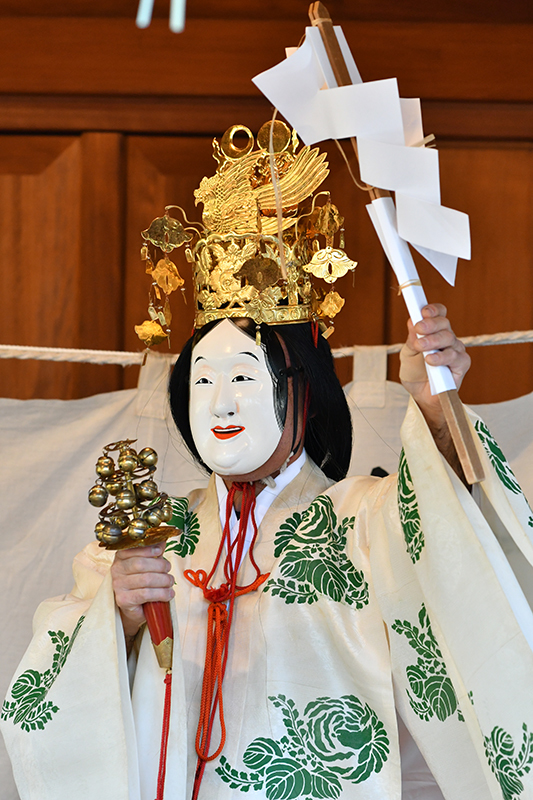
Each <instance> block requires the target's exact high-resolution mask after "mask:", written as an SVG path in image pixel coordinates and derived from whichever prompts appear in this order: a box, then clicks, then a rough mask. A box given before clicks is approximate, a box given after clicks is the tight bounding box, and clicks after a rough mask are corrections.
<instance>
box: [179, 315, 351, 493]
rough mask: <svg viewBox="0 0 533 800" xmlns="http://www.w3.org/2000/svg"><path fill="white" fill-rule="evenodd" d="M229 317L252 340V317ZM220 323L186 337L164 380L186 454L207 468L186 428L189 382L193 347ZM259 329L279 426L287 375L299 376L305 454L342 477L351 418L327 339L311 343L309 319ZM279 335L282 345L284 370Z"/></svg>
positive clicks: (348, 450) (348, 455)
mask: <svg viewBox="0 0 533 800" xmlns="http://www.w3.org/2000/svg"><path fill="white" fill-rule="evenodd" d="M231 321H232V322H233V323H235V324H236V325H238V327H239V328H240V329H241V330H242V331H243V332H244V333H247V334H248V335H249V336H252V337H254V338H255V334H256V324H255V322H254V321H253V320H251V319H246V318H244V317H243V318H238V319H232V320H231ZM219 322H220V320H215V321H214V322H209V323H207V325H204V326H203V327H202V328H200V330H198V331H196V333H195V334H194V335H193V336H192V337H191V338H190V339H189V340H188V341H187V343H186V344H185V346H184V348H183V350H182V352H181V355H180V357H179V358H178V360H177V362H176V364H175V366H174V369H173V371H172V374H171V376H170V381H169V399H170V409H171V411H172V416H173V418H174V422H175V423H176V426H177V428H178V430H179V432H180V434H181V436H182V438H183V441H184V442H185V445H186V446H187V448H188V449H189V451H190V453H191V454H192V455H193V457H194V458H195V459H196V461H197V462H198V463H199V464H200V465H201V466H203V467H204V468H205V469H206V470H207V471H208V472H210V470H209V468H208V467H207V466H206V465H205V464H204V462H203V461H202V459H201V458H200V455H199V453H198V450H197V449H196V445H195V443H194V439H193V436H192V432H191V426H190V419H189V380H190V370H191V357H192V351H193V348H194V347H195V345H196V344H198V342H199V341H200V340H201V339H203V337H204V336H205V335H206V334H207V333H209V331H210V330H212V329H213V328H214V327H215V326H216V325H217V324H219ZM260 333H261V345H262V347H263V349H264V351H265V358H266V362H267V365H268V368H269V370H270V373H271V375H272V380H273V384H274V405H275V409H276V415H277V418H278V422H279V423H280V428H283V426H284V424H285V417H286V413H287V397H288V391H287V378H288V377H289V376H291V375H292V376H294V375H295V374H297V375H299V376H300V379H301V380H300V381H297V380H294V382H293V385H294V387H295V389H296V387H297V385H298V384H299V383H301V385H302V388H303V389H304V391H306V392H308V397H309V406H308V410H307V421H306V427H305V440H304V446H305V449H306V451H307V454H308V455H309V457H310V458H311V459H312V460H313V461H314V462H315V463H316V464H317V465H318V466H319V467H320V468H321V469H322V470H323V472H324V473H325V474H326V475H327V476H328V477H329V478H332V479H333V480H335V481H339V480H342V478H344V477H345V476H346V473H347V472H348V467H349V465H350V458H351V454H352V421H351V416H350V411H349V408H348V404H347V402H346V398H345V396H344V392H343V390H342V387H341V385H340V383H339V379H338V378H337V375H336V373H335V369H334V366H333V356H332V355H331V350H330V348H329V345H328V343H327V342H326V340H325V339H324V337H323V336H321V335H319V336H318V342H317V345H316V346H315V342H314V339H313V331H312V326H311V323H310V322H301V323H291V324H289V325H266V324H262V325H261V326H260ZM278 337H280V338H281V339H282V340H283V343H284V345H285V347H286V349H287V352H288V355H289V362H290V367H289V368H287V363H286V358H285V353H284V350H283V347H282V345H281V344H280V341H279V338H278ZM307 387H308V388H307ZM295 405H296V406H297V405H298V403H297V399H296V397H295Z"/></svg>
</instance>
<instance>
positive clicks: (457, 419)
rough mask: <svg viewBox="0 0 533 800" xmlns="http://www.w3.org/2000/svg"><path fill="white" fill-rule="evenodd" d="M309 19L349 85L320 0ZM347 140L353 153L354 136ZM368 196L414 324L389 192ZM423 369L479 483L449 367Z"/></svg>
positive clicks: (415, 301)
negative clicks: (425, 370)
mask: <svg viewBox="0 0 533 800" xmlns="http://www.w3.org/2000/svg"><path fill="white" fill-rule="evenodd" d="M309 19H310V20H311V24H312V25H313V26H314V27H317V28H318V29H319V31H320V35H321V37H322V41H323V43H324V47H325V49H326V53H327V56H328V59H329V62H330V65H331V68H332V70H333V74H334V76H335V80H336V82H337V85H338V86H348V85H350V84H351V83H352V80H351V78H350V74H349V71H348V67H347V66H346V62H345V60H344V56H343V54H342V51H341V48H340V45H339V42H338V40H337V37H336V35H335V31H334V29H333V23H332V21H331V17H330V16H329V12H328V10H327V9H326V7H325V6H324V5H323V4H322V3H320V2H315V3H312V4H311V6H310V7H309ZM350 141H351V143H352V147H353V149H354V152H355V155H356V157H357V156H358V153H357V143H356V139H355V137H352V138H351V140H350ZM370 196H371V199H372V204H371V205H370V206H367V208H368V211H369V214H370V218H371V220H372V223H373V225H374V227H375V229H376V232H377V234H378V236H379V239H380V241H381V244H382V246H383V249H384V251H385V254H386V256H387V258H388V260H389V262H390V264H391V266H392V268H393V270H394V272H395V274H396V277H397V279H398V284H399V289H400V291H401V293H402V295H403V298H404V300H405V303H406V305H407V310H408V311H409V316H410V317H411V320H412V322H413V324H416V323H417V322H420V320H421V319H422V308H423V307H424V306H425V305H427V299H426V295H425V293H424V290H423V288H422V284H421V282H420V278H419V275H418V272H417V269H416V266H415V263H414V261H413V257H412V255H411V251H410V250H409V245H408V244H407V242H406V241H405V240H404V239H402V238H401V237H400V235H399V234H398V231H397V228H396V208H395V206H394V201H393V199H392V197H391V195H390V192H388V191H386V190H383V189H378V188H371V189H370ZM426 369H427V372H428V377H429V382H430V386H431V389H432V392H433V394H438V396H439V400H440V403H441V406H442V410H443V413H444V416H445V419H446V422H447V425H448V428H449V430H450V434H451V437H452V440H453V443H454V445H455V449H456V451H457V455H458V457H459V461H460V462H461V466H462V468H463V472H464V474H465V478H466V480H467V481H468V483H470V484H472V483H479V482H480V481H482V480H484V478H485V475H484V472H483V467H482V466H481V461H480V458H479V455H478V453H477V450H476V447H475V444H474V441H473V438H472V433H471V430H470V427H469V425H468V420H467V418H466V414H465V411H464V408H463V406H462V404H461V401H460V399H459V395H458V393H457V389H456V388H455V382H454V380H453V376H452V374H451V371H450V369H449V368H448V367H442V366H440V367H435V366H431V365H430V364H427V363H426Z"/></svg>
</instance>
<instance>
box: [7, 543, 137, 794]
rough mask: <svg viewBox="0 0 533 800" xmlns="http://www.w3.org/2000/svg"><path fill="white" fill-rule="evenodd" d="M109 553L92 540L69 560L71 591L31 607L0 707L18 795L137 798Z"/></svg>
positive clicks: (121, 637)
mask: <svg viewBox="0 0 533 800" xmlns="http://www.w3.org/2000/svg"><path fill="white" fill-rule="evenodd" d="M112 559H113V554H110V553H108V552H107V551H105V550H102V549H100V548H98V546H97V543H94V544H91V545H89V546H88V547H86V548H85V550H83V551H82V553H80V554H79V555H78V556H77V557H76V559H75V561H74V566H73V571H74V577H75V581H76V585H75V587H74V589H73V591H72V593H71V594H69V595H66V596H62V597H56V598H52V599H51V600H47V601H45V602H44V603H42V604H41V605H40V606H39V608H38V609H37V612H36V614H35V618H34V637H33V639H32V642H31V644H30V646H29V648H28V650H27V651H26V653H25V655H24V657H23V659H22V661H21V663H20V665H19V667H18V669H17V672H16V674H15V677H14V679H13V682H12V684H11V686H10V688H9V691H8V693H7V697H6V699H5V701H4V705H3V707H2V713H1V716H2V732H3V735H4V738H5V741H6V745H7V748H8V751H9V754H10V757H11V761H12V764H13V772H14V775H15V780H16V782H17V787H18V790H19V793H20V796H21V798H22V800H67V799H68V800H72V798H88V797H91V798H93V797H94V798H97V797H101V798H104V797H105V798H107V797H113V800H131V798H135V797H136V796H138V791H137V792H136V789H135V784H136V783H138V777H137V775H138V770H137V765H136V763H132V762H134V761H135V760H136V752H137V749H136V746H135V741H134V740H133V739H132V737H134V726H133V717H132V709H131V701H130V698H129V691H128V675H127V663H126V651H125V645H124V634H123V630H122V624H121V621H120V617H119V614H118V611H117V610H116V607H115V603H114V596H113V589H112V585H111V575H110V571H109V568H110V566H111V563H112ZM117 654H118V657H117ZM87 763H92V764H94V767H95V768H94V770H91V771H88V770H87V768H86V765H87Z"/></svg>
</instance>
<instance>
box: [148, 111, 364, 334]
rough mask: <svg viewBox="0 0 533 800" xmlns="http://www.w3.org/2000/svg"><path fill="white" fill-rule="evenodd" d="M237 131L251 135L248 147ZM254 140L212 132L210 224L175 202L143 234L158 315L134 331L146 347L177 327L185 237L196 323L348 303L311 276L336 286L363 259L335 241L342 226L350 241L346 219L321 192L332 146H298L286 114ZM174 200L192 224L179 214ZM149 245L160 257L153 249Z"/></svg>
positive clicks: (319, 310)
mask: <svg viewBox="0 0 533 800" xmlns="http://www.w3.org/2000/svg"><path fill="white" fill-rule="evenodd" d="M236 134H241V135H242V134H244V135H245V137H246V143H245V144H244V145H243V146H241V147H239V146H237V144H236V143H235V136H236ZM254 144H255V141H254V137H253V134H252V132H251V131H250V130H249V129H248V128H246V127H245V126H243V125H234V126H232V127H231V128H229V129H228V130H227V131H226V133H225V134H224V136H223V137H222V139H221V141H220V143H219V142H218V141H217V140H216V139H214V140H213V155H214V158H215V160H216V161H217V164H218V166H217V169H216V172H215V174H214V175H213V176H211V177H209V178H207V177H206V178H202V181H201V182H200V186H199V187H198V189H196V190H195V192H194V196H195V202H196V205H198V203H202V204H203V207H204V210H203V214H202V223H201V224H200V223H190V222H189V220H188V219H187V217H186V215H185V212H184V211H183V209H181V208H179V206H167V208H166V209H165V215H164V216H163V217H158V218H157V219H155V220H154V221H153V222H152V224H151V225H150V227H149V228H148V229H147V230H145V231H143V232H142V236H143V238H144V240H145V244H144V245H143V248H142V250H141V257H142V258H143V259H144V260H145V261H146V268H147V270H146V271H147V272H148V273H149V274H150V275H151V277H152V287H151V291H150V302H149V308H148V312H149V316H150V320H146V321H145V322H144V323H143V324H142V325H139V326H136V327H135V330H136V332H137V334H138V336H139V338H141V339H142V341H143V342H145V344H146V345H147V346H150V345H152V344H158V343H159V342H161V341H163V340H164V339H165V338H166V337H167V336H168V334H169V332H170V320H171V314H170V305H169V301H168V296H169V294H170V293H171V292H173V291H174V290H176V289H178V288H182V289H183V284H184V281H183V279H182V278H181V276H180V274H179V272H178V269H177V267H176V265H175V264H174V263H173V262H172V261H171V260H170V258H169V253H171V252H172V250H174V249H175V248H177V247H180V246H182V245H185V256H186V258H187V261H189V262H190V263H191V264H192V265H193V281H194V298H195V318H194V325H195V328H200V327H202V326H203V325H205V324H206V323H207V322H211V321H212V320H217V319H223V318H226V317H250V318H251V319H253V320H254V321H255V322H256V324H257V325H259V324H260V323H262V322H266V323H269V324H283V323H290V322H303V321H309V320H315V321H323V320H324V318H325V317H328V318H329V319H332V318H333V317H334V316H335V315H336V314H337V313H338V312H339V311H340V309H341V308H342V306H343V305H344V300H343V299H342V298H341V297H340V295H339V294H338V293H337V292H335V291H333V290H332V289H331V288H330V290H329V292H327V293H326V292H325V291H324V289H322V288H320V287H318V286H317V285H316V284H314V283H313V282H312V276H315V277H316V278H322V279H323V280H324V281H325V282H326V284H332V283H334V282H335V281H336V280H337V278H340V277H342V276H343V275H345V274H346V273H347V272H348V270H353V269H354V268H355V266H356V262H354V261H351V260H350V259H349V258H348V257H347V256H346V254H345V253H344V251H343V250H342V249H339V248H335V247H334V237H335V235H336V234H337V233H339V232H340V248H343V247H344V229H343V228H342V225H343V221H344V220H343V218H342V217H341V216H340V214H339V212H338V210H337V208H336V207H335V206H334V205H333V204H332V202H331V199H330V196H329V192H318V193H317V194H314V193H315V192H316V190H317V189H318V187H319V186H320V185H321V184H322V182H323V181H324V179H325V178H326V177H327V175H328V173H329V170H328V164H327V162H326V160H325V158H326V156H325V153H320V152H319V150H318V149H317V148H315V149H314V150H312V149H311V148H310V147H307V146H306V147H303V148H302V149H300V150H299V151H298V152H297V150H298V145H299V142H298V138H297V136H296V132H295V131H292V132H291V131H290V129H289V128H288V127H287V126H286V125H285V124H284V123H283V122H280V121H277V120H276V121H275V122H267V123H265V125H263V127H262V128H261V129H260V131H259V133H258V134H257V149H254ZM319 197H324V198H325V202H324V203H323V204H321V205H318V204H317V200H318V198H319ZM173 208H179V210H180V211H181V213H182V215H183V220H184V224H182V223H181V222H179V221H178V220H177V219H175V218H174V217H172V216H170V214H169V211H170V210H171V209H173ZM321 239H324V240H325V246H322V247H321V244H320V240H321ZM150 244H152V245H154V246H155V247H157V248H159V250H160V251H161V253H162V257H161V258H159V259H156V258H154V257H152V254H151V252H150V246H149V245H150ZM323 327H325V326H323Z"/></svg>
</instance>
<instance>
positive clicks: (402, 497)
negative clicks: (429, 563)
mask: <svg viewBox="0 0 533 800" xmlns="http://www.w3.org/2000/svg"><path fill="white" fill-rule="evenodd" d="M398 510H399V512H400V522H401V525H402V530H403V536H404V539H405V544H406V545H407V552H408V553H409V556H410V558H411V561H412V562H413V564H416V562H417V561H418V559H419V558H420V554H421V552H422V550H423V549H424V543H425V542H424V531H423V530H422V523H421V521H420V513H419V511H418V503H417V500H416V494H415V490H414V488H413V481H412V478H411V473H410V471H409V466H408V464H407V459H406V457H405V452H404V451H403V449H402V452H401V453H400V463H399V465H398Z"/></svg>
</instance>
